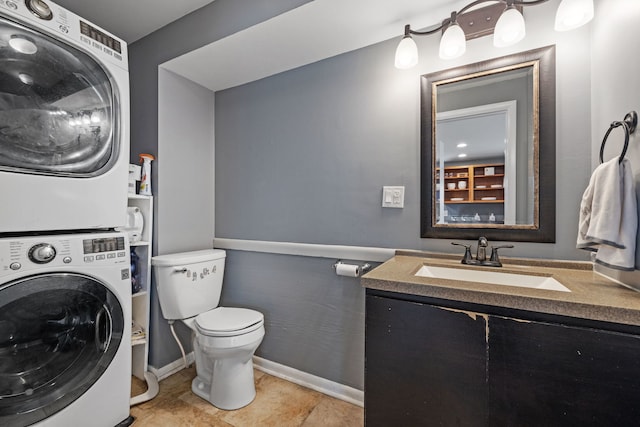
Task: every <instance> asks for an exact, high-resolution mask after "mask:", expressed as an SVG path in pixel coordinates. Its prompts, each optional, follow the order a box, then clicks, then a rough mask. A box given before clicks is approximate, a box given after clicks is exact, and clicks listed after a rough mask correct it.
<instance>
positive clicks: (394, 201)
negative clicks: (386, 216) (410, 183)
mask: <svg viewBox="0 0 640 427" xmlns="http://www.w3.org/2000/svg"><path fill="white" fill-rule="evenodd" d="M382 207H383V208H404V186H399V187H398V186H396V187H390V186H386V185H385V186H384V187H382Z"/></svg>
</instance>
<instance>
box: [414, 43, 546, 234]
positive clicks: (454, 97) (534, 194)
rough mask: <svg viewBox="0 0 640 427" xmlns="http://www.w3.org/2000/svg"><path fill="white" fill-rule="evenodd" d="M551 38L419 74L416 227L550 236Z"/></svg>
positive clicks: (433, 230)
mask: <svg viewBox="0 0 640 427" xmlns="http://www.w3.org/2000/svg"><path fill="white" fill-rule="evenodd" d="M555 111H556V109H555V46H548V47H544V48H540V49H535V50H530V51H526V52H522V53H517V54H514V55H509V56H504V57H500V58H495V59H491V60H488V61H483V62H478V63H474V64H469V65H465V66H462V67H457V68H452V69H448V70H444V71H439V72H435V73H431V74H426V75H423V76H422V77H421V209H422V212H421V226H422V227H421V228H422V229H421V236H422V237H425V238H452V239H453V238H455V239H477V238H478V237H479V236H485V237H487V238H488V239H490V240H504V241H525V242H555V163H556V162H555V132H556V126H555V116H556V113H555Z"/></svg>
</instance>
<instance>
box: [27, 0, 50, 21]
mask: <svg viewBox="0 0 640 427" xmlns="http://www.w3.org/2000/svg"><path fill="white" fill-rule="evenodd" d="M24 3H25V5H26V6H27V9H29V12H31V13H33V14H34V15H35V16H37V17H38V18H40V19H44V20H46V21H50V20H51V18H53V12H51V8H50V7H49V5H48V4H47V3H45V2H44V1H42V0H25V2H24Z"/></svg>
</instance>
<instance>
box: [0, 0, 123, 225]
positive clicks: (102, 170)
mask: <svg viewBox="0 0 640 427" xmlns="http://www.w3.org/2000/svg"><path fill="white" fill-rule="evenodd" d="M0 147H2V149H1V150H0V203H1V204H2V206H3V208H2V209H0V233H7V232H11V233H20V232H30V231H45V230H85V229H107V228H113V227H117V226H122V225H124V224H125V221H126V219H125V217H126V210H127V181H128V167H129V166H128V165H129V72H128V58H127V45H126V43H125V42H124V41H122V40H120V39H118V38H117V37H114V36H112V35H110V34H109V33H107V32H106V31H104V30H102V29H101V28H99V27H97V26H95V25H93V24H91V23H90V22H88V21H87V20H85V19H82V18H80V17H79V16H77V15H75V14H74V13H72V12H70V11H68V10H65V9H63V8H62V7H60V6H58V5H56V4H55V3H53V2H51V1H48V0H20V1H18V0H0Z"/></svg>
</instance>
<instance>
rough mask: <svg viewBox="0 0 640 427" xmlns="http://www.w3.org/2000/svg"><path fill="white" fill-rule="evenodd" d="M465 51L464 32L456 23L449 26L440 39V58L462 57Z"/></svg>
mask: <svg viewBox="0 0 640 427" xmlns="http://www.w3.org/2000/svg"><path fill="white" fill-rule="evenodd" d="M466 50H467V40H466V38H465V35H464V31H462V28H460V26H459V25H458V24H457V23H455V22H454V23H452V24H451V25H449V27H448V28H447V30H446V31H445V32H444V34H443V35H442V39H440V58H442V59H454V58H457V57H459V56H462V55H463V54H464V52H465V51H466Z"/></svg>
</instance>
